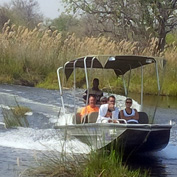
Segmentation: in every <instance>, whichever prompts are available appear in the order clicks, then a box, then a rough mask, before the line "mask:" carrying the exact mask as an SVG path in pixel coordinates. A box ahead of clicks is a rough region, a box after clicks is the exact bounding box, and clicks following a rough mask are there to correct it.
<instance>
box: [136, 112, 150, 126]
mask: <svg viewBox="0 0 177 177" xmlns="http://www.w3.org/2000/svg"><path fill="white" fill-rule="evenodd" d="M138 113H139V120H138V122H139V123H140V124H148V123H149V118H148V115H147V114H146V113H145V112H138Z"/></svg>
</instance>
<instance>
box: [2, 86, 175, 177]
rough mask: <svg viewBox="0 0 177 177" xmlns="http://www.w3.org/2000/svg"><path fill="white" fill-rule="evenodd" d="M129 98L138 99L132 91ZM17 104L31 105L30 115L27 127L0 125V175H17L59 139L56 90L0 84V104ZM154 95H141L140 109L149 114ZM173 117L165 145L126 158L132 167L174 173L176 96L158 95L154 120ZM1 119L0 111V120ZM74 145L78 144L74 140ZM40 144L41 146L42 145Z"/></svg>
mask: <svg viewBox="0 0 177 177" xmlns="http://www.w3.org/2000/svg"><path fill="white" fill-rule="evenodd" d="M80 95H81V94H78V96H77V102H76V103H77V105H83V102H82V98H80V97H81V96H80ZM64 96H65V98H66V100H67V102H66V106H67V108H68V109H69V110H72V105H73V100H72V98H73V95H72V93H71V91H69V90H68V91H65V95H64ZM131 97H132V98H133V99H135V100H137V101H138V102H139V97H138V96H137V95H135V94H133V95H131ZM15 100H17V101H18V103H19V104H20V105H23V106H27V107H29V108H31V110H32V112H33V115H32V116H27V119H28V121H29V123H30V128H18V129H10V130H9V129H8V130H5V129H4V128H3V126H0V177H11V176H12V177H13V176H18V175H19V172H20V171H23V170H25V168H27V167H28V166H30V165H31V164H33V163H34V157H33V156H34V155H35V153H36V152H45V147H46V146H48V147H50V148H53V147H55V148H56V147H57V146H58V144H57V142H58V141H60V140H61V137H60V136H59V135H56V132H55V131H54V129H53V125H54V123H55V122H56V120H57V117H58V113H59V110H60V109H59V107H61V105H60V96H59V92H58V91H55V90H45V89H39V88H30V87H22V86H12V85H0V105H1V106H5V105H6V106H13V105H16V101H15ZM156 100H157V99H156V97H154V96H145V99H144V108H143V109H144V110H145V111H146V112H147V113H148V114H149V115H150V116H153V113H154V110H155V105H156ZM171 119H173V121H174V126H173V128H172V130H171V137H170V142H169V144H168V146H167V147H166V148H165V149H164V150H162V151H159V152H153V153H148V154H141V155H136V156H135V157H132V158H131V159H129V161H128V164H129V165H130V166H131V167H132V168H135V169H136V168H143V169H149V170H150V171H151V172H152V175H151V176H154V177H159V176H162V177H176V176H177V98H172V97H171V98H170V97H160V99H159V104H158V107H157V111H156V114H155V122H156V123H169V121H170V120H171ZM1 121H3V116H2V112H0V122H1ZM74 143H76V145H75V146H77V145H78V142H74ZM43 145H44V146H43Z"/></svg>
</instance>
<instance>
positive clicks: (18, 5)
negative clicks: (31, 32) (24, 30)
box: [11, 0, 43, 28]
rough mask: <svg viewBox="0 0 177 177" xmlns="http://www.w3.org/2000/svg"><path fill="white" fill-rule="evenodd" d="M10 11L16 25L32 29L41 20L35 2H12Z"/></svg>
mask: <svg viewBox="0 0 177 177" xmlns="http://www.w3.org/2000/svg"><path fill="white" fill-rule="evenodd" d="M11 4H12V7H11V10H12V12H13V15H14V16H15V18H16V20H18V23H22V24H23V25H25V26H27V27H29V28H33V27H34V26H36V25H37V23H39V22H40V21H41V20H42V19H43V18H42V15H41V14H40V13H39V12H38V11H39V4H38V2H37V1H35V0H12V2H11Z"/></svg>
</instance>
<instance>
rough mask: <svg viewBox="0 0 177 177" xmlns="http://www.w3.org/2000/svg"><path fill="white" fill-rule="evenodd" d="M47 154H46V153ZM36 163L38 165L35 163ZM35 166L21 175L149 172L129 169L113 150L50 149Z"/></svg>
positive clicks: (142, 176)
mask: <svg viewBox="0 0 177 177" xmlns="http://www.w3.org/2000/svg"><path fill="white" fill-rule="evenodd" d="M46 154H48V155H46ZM37 164H38V165H37ZM37 164H36V165H37V166H34V167H31V168H28V169H27V170H26V171H24V172H23V173H22V174H21V176H50V177H55V176H56V177H58V176H65V177H94V176H95V177H147V176H149V172H148V171H145V172H142V171H141V170H140V169H137V170H131V169H129V168H128V166H126V164H123V161H122V157H121V156H119V155H118V154H117V153H116V152H115V151H114V150H112V151H111V153H110V154H107V153H104V152H101V153H100V152H91V153H90V154H89V155H84V154H77V155H76V154H66V153H64V152H62V153H59V152H57V151H55V152H54V151H52V152H48V153H45V154H43V157H42V158H41V159H37Z"/></svg>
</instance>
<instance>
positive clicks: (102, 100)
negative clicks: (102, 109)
mask: <svg viewBox="0 0 177 177" xmlns="http://www.w3.org/2000/svg"><path fill="white" fill-rule="evenodd" d="M107 102H108V98H107V97H106V96H102V97H101V98H100V104H101V105H102V104H107Z"/></svg>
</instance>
